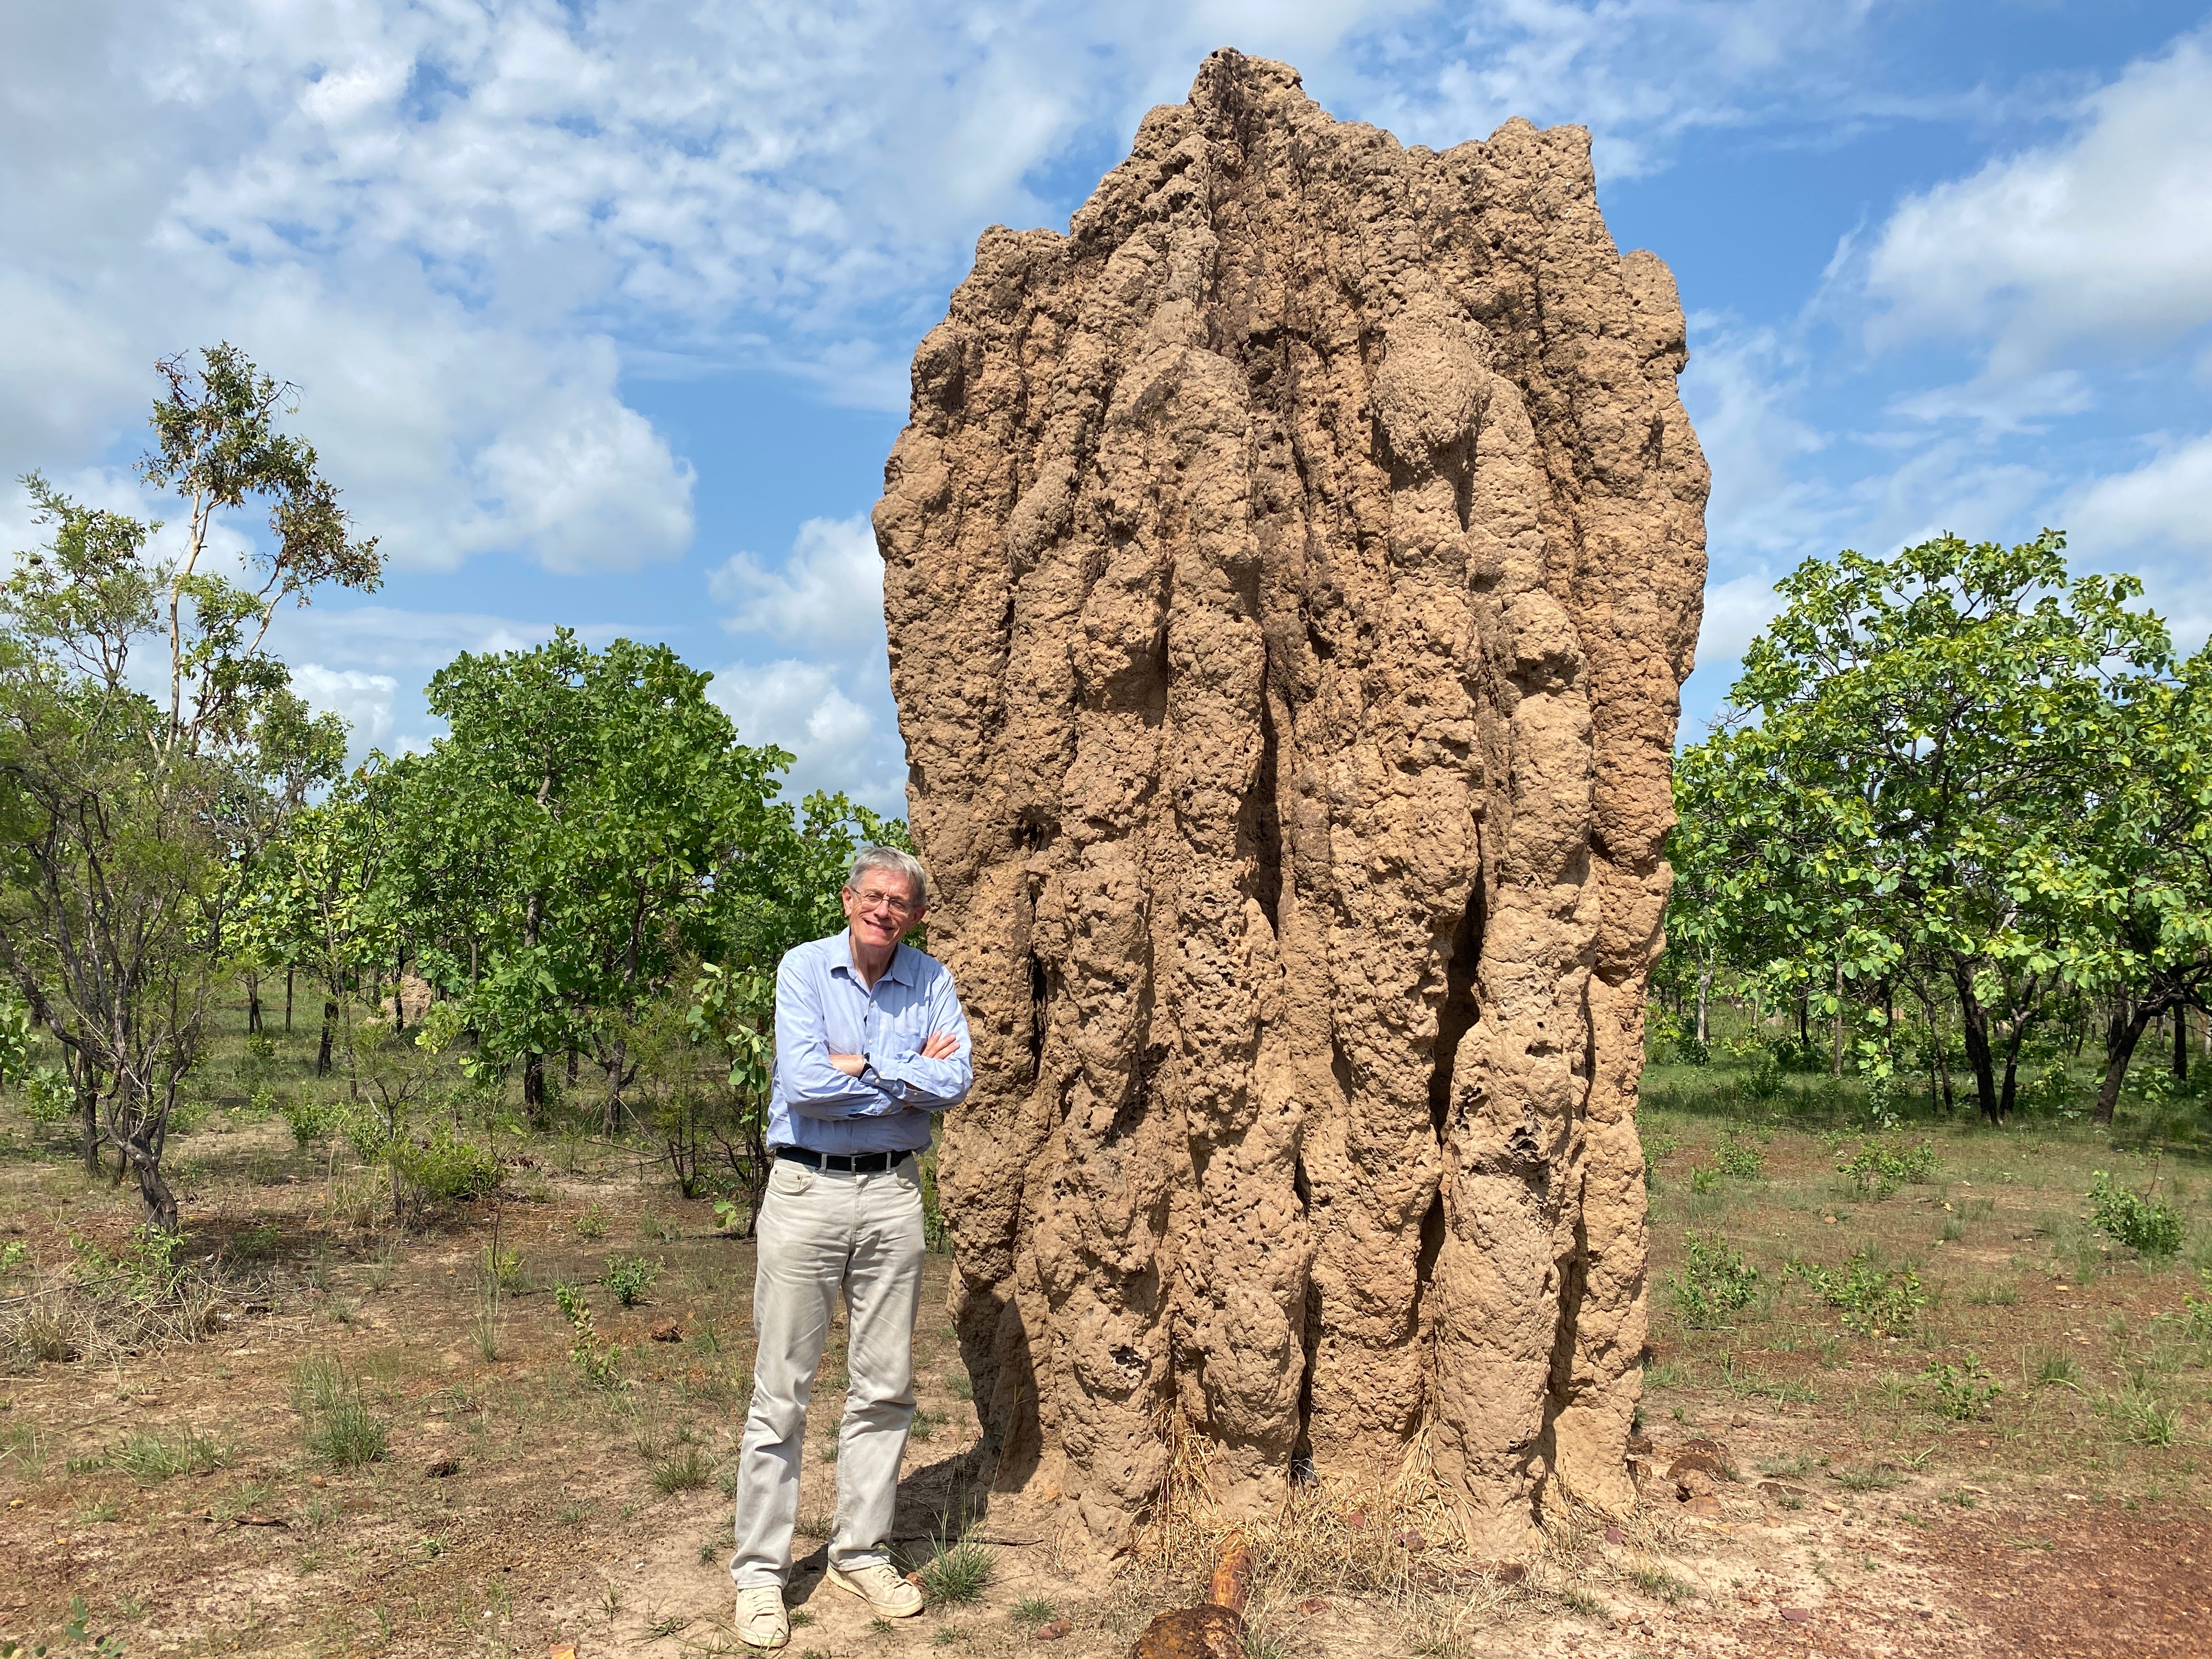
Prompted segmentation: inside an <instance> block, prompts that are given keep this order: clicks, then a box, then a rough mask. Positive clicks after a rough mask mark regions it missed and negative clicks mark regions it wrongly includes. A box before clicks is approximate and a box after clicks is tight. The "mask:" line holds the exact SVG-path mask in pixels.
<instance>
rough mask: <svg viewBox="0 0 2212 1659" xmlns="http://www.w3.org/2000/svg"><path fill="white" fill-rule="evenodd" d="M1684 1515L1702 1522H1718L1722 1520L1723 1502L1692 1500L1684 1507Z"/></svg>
mask: <svg viewBox="0 0 2212 1659" xmlns="http://www.w3.org/2000/svg"><path fill="white" fill-rule="evenodd" d="M1682 1513H1683V1514H1685V1515H1694V1516H1697V1517H1698V1518H1699V1520H1702V1521H1717V1520H1719V1519H1720V1518H1721V1500H1720V1499H1719V1498H1692V1499H1691V1500H1690V1501H1689V1502H1688V1503H1686V1504H1683V1505H1682Z"/></svg>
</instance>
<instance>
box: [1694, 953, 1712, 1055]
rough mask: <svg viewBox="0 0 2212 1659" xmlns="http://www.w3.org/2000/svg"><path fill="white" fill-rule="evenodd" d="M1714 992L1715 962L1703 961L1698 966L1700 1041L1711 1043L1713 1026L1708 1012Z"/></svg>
mask: <svg viewBox="0 0 2212 1659" xmlns="http://www.w3.org/2000/svg"><path fill="white" fill-rule="evenodd" d="M1712 994H1713V964H1712V963H1710V962H1707V963H1700V964H1699V968H1698V1041H1699V1042H1700V1043H1709V1042H1711V1041H1712V1040H1713V1032H1712V1027H1711V1025H1710V1024H1708V1023H1707V1021H1706V1012H1707V1009H1708V1007H1709V1006H1710V1004H1711V1000H1712Z"/></svg>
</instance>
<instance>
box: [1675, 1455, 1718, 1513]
mask: <svg viewBox="0 0 2212 1659" xmlns="http://www.w3.org/2000/svg"><path fill="white" fill-rule="evenodd" d="M1674 1468H1675V1474H1674V1496H1675V1497H1677V1498H1680V1499H1681V1501H1682V1502H1683V1503H1685V1504H1687V1503H1691V1502H1692V1501H1693V1500H1695V1499H1697V1498H1711V1496H1712V1495H1713V1493H1714V1492H1715V1491H1716V1490H1717V1488H1716V1487H1715V1486H1714V1485H1713V1478H1712V1476H1711V1475H1710V1474H1706V1473H1705V1471H1704V1470H1703V1469H1686V1468H1682V1466H1681V1465H1680V1464H1679V1463H1678V1464H1676V1465H1675V1466H1674Z"/></svg>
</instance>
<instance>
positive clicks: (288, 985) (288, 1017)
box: [284, 968, 293, 1036]
mask: <svg viewBox="0 0 2212 1659" xmlns="http://www.w3.org/2000/svg"><path fill="white" fill-rule="evenodd" d="M292 971H293V970H292V969H289V968H287V969H285V970H284V1035H285V1036H291V1035H292Z"/></svg>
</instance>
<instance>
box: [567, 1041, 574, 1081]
mask: <svg viewBox="0 0 2212 1659" xmlns="http://www.w3.org/2000/svg"><path fill="white" fill-rule="evenodd" d="M568 1086H569V1087H570V1088H571V1089H573V1088H574V1087H575V1086H576V1045H575V1044H574V1043H573V1042H572V1043H570V1044H569V1045H568Z"/></svg>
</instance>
